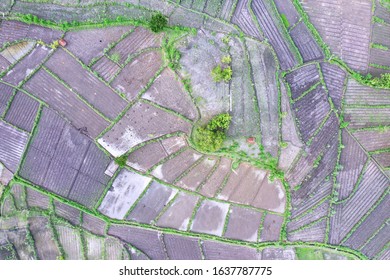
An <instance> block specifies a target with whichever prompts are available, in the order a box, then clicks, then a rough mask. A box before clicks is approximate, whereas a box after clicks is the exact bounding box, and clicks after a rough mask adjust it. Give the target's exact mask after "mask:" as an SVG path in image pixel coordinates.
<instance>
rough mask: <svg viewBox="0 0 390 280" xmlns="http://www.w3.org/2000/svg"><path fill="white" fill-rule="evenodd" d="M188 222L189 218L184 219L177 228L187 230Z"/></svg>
mask: <svg viewBox="0 0 390 280" xmlns="http://www.w3.org/2000/svg"><path fill="white" fill-rule="evenodd" d="M189 222H190V218H186V219H184V221H183V223H182V224H181V225H180V226H179V228H178V230H183V231H185V230H187V227H188V223H189Z"/></svg>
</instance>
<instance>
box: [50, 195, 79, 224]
mask: <svg viewBox="0 0 390 280" xmlns="http://www.w3.org/2000/svg"><path fill="white" fill-rule="evenodd" d="M54 209H55V213H56V215H58V216H60V217H62V218H64V219H66V220H67V221H69V222H70V223H71V224H73V225H79V224H80V210H78V209H76V208H74V207H71V206H69V205H67V204H65V203H62V202H59V201H57V200H54Z"/></svg>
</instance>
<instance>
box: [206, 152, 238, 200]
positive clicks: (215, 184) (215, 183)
mask: <svg viewBox="0 0 390 280" xmlns="http://www.w3.org/2000/svg"><path fill="white" fill-rule="evenodd" d="M231 163H232V161H231V160H230V159H228V158H225V157H223V158H221V160H220V162H219V164H218V167H217V168H216V169H215V171H214V172H213V174H212V175H211V176H210V177H209V178H208V179H207V181H206V182H205V183H204V185H203V186H202V187H201V189H200V193H201V194H202V195H205V196H208V197H214V195H215V193H216V192H217V191H218V189H219V188H220V187H221V185H222V183H223V182H224V180H225V178H226V176H228V174H229V173H230V170H231Z"/></svg>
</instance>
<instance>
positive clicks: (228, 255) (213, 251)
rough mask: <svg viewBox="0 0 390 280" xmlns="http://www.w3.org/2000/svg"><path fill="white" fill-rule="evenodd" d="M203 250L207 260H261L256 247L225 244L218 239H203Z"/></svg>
mask: <svg viewBox="0 0 390 280" xmlns="http://www.w3.org/2000/svg"><path fill="white" fill-rule="evenodd" d="M201 245H202V251H203V254H204V257H205V259H206V260H260V259H261V254H259V253H258V252H257V251H256V249H253V248H249V247H245V246H237V245H230V244H224V243H220V242H217V241H208V240H205V241H202V242H201Z"/></svg>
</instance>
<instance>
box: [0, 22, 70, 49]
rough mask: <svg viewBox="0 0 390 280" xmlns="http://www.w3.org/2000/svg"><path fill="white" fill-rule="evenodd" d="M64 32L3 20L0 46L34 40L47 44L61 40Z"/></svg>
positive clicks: (0, 31) (0, 30)
mask: <svg viewBox="0 0 390 280" xmlns="http://www.w3.org/2000/svg"><path fill="white" fill-rule="evenodd" d="M62 34H63V32H62V31H60V30H54V29H50V28H46V27H42V26H38V25H34V24H31V25H29V24H26V23H22V22H19V21H13V20H3V21H2V23H1V25H0V46H1V45H3V44H4V43H5V42H12V41H16V40H24V39H27V38H29V39H33V40H42V41H44V42H45V43H46V44H50V43H52V42H53V41H54V40H57V39H59V38H60V37H61V36H62Z"/></svg>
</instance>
